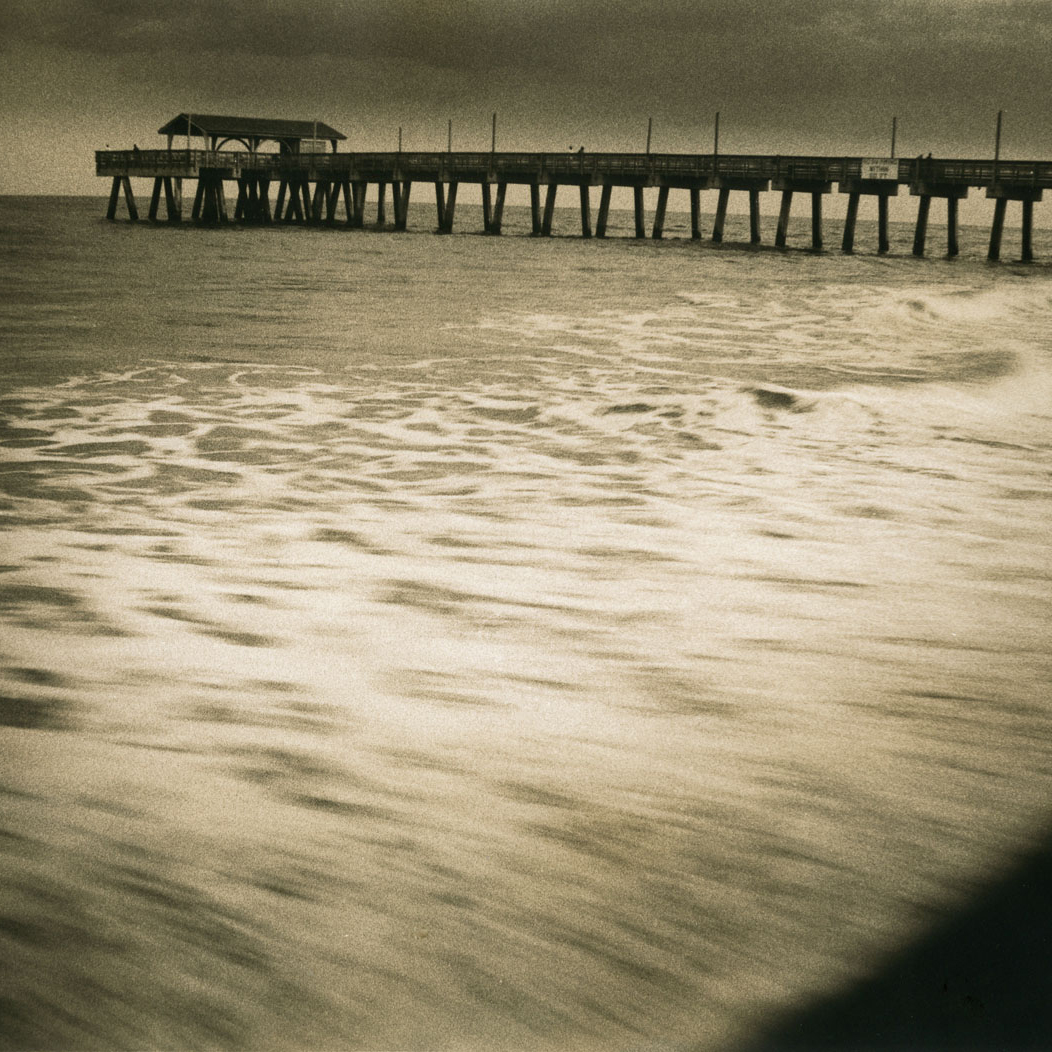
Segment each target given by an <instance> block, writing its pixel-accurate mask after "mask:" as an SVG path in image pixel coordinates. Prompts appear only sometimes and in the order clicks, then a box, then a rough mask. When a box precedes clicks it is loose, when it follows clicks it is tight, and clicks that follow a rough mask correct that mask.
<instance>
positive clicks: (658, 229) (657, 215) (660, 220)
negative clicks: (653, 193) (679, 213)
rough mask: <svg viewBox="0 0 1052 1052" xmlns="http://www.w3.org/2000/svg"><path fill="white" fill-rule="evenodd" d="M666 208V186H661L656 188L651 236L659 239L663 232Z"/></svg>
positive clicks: (656, 239)
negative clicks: (656, 194)
mask: <svg viewBox="0 0 1052 1052" xmlns="http://www.w3.org/2000/svg"><path fill="white" fill-rule="evenodd" d="M667 209H668V187H667V186H663V187H661V189H660V190H658V199H657V208H656V209H655V210H654V229H653V231H652V232H651V235H650V236H651V237H652V238H653V239H654V240H655V241H660V240H661V236H662V234H664V232H665V211H666V210H667Z"/></svg>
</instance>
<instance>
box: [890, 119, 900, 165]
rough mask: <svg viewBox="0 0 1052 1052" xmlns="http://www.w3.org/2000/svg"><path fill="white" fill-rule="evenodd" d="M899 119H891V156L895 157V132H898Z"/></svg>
mask: <svg viewBox="0 0 1052 1052" xmlns="http://www.w3.org/2000/svg"><path fill="white" fill-rule="evenodd" d="M898 125H899V119H898V117H892V118H891V156H892V157H894V156H895V132H896V131H897V130H898Z"/></svg>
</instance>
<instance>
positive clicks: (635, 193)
mask: <svg viewBox="0 0 1052 1052" xmlns="http://www.w3.org/2000/svg"><path fill="white" fill-rule="evenodd" d="M632 203H633V205H634V206H635V213H636V237H646V236H647V232H646V227H645V225H644V223H643V187H641V186H633V187H632Z"/></svg>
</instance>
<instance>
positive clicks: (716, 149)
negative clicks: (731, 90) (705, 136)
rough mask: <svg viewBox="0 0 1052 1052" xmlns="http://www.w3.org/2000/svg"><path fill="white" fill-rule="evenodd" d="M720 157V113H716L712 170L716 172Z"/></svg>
mask: <svg viewBox="0 0 1052 1052" xmlns="http://www.w3.org/2000/svg"><path fill="white" fill-rule="evenodd" d="M719 156H720V111H719V110H717V111H716V126H715V128H714V129H713V133H712V170H713V172H715V171H716V167H717V160H718V158H719Z"/></svg>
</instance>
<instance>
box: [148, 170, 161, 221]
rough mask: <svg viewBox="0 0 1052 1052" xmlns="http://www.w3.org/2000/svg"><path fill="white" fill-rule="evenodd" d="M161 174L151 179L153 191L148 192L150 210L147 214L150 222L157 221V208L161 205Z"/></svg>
mask: <svg viewBox="0 0 1052 1052" xmlns="http://www.w3.org/2000/svg"><path fill="white" fill-rule="evenodd" d="M161 187H162V182H161V176H159V175H158V176H157V177H156V178H155V179H154V181H153V192H152V193H151V194H150V211H149V212H148V213H147V216H148V218H149V220H150V222H151V223H155V222H156V221H157V209H158V208H160V206H161Z"/></svg>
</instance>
